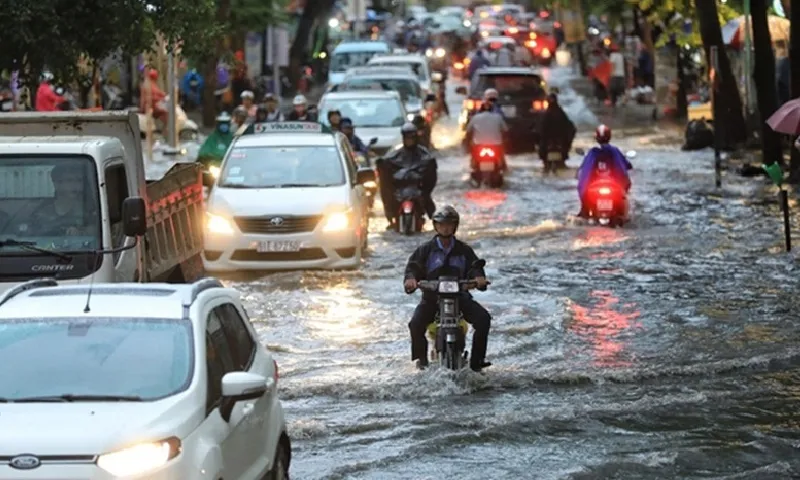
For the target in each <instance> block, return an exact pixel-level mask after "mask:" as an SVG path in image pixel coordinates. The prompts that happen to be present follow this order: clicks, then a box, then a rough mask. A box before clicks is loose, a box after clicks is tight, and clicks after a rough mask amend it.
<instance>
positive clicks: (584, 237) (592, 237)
mask: <svg viewBox="0 0 800 480" xmlns="http://www.w3.org/2000/svg"><path fill="white" fill-rule="evenodd" d="M627 239H628V236H627V235H625V233H624V231H623V230H621V229H616V228H605V227H596V228H588V229H586V230H585V231H584V233H583V234H581V235H578V237H577V238H575V240H573V242H572V249H573V250H581V249H584V248H594V247H605V246H610V245H614V244H617V243H622V242H624V241H625V240H627Z"/></svg>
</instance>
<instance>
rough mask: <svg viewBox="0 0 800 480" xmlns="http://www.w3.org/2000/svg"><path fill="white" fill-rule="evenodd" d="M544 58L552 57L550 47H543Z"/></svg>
mask: <svg viewBox="0 0 800 480" xmlns="http://www.w3.org/2000/svg"><path fill="white" fill-rule="evenodd" d="M542 58H550V49H549V48H543V49H542Z"/></svg>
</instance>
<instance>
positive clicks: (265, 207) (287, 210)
mask: <svg viewBox="0 0 800 480" xmlns="http://www.w3.org/2000/svg"><path fill="white" fill-rule="evenodd" d="M359 133H360V132H359ZM348 200H349V192H348V189H347V188H346V186H345V185H337V186H334V187H321V188H305V187H304V188H247V189H245V188H224V187H216V186H215V187H214V189H213V190H212V191H211V194H210V195H209V200H208V211H209V212H211V213H214V214H216V215H223V216H236V217H260V216H265V215H289V214H291V215H320V214H322V213H325V212H326V211H329V210H341V209H344V208H346V207H347V202H348Z"/></svg>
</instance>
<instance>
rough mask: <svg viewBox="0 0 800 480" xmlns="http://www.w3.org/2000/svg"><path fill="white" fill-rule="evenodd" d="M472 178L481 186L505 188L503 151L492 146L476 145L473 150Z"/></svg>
mask: <svg viewBox="0 0 800 480" xmlns="http://www.w3.org/2000/svg"><path fill="white" fill-rule="evenodd" d="M471 155H472V164H473V165H474V167H473V168H475V170H473V172H472V178H473V180H475V182H476V183H477V184H478V186H480V185H481V184H483V185H486V186H487V187H489V188H500V187H502V186H503V170H502V159H503V158H502V155H503V153H502V151H501V150H500V149H499V148H498V147H496V146H492V145H474V146H473V147H472V149H471Z"/></svg>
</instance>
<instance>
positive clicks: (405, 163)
mask: <svg viewBox="0 0 800 480" xmlns="http://www.w3.org/2000/svg"><path fill="white" fill-rule="evenodd" d="M400 133H401V134H402V135H403V146H402V147H400V148H397V149H395V150H393V151H391V152H390V153H388V154H387V155H386V156H385V157H383V158H381V159H378V161H377V162H376V164H377V166H378V170H379V175H380V178H382V179H385V180H384V181H381V182H380V187H381V200H382V201H383V213H384V215H385V216H386V220H387V221H388V222H389V225H388V226H387V227H386V229H387V230H391V229H392V228H394V221H395V214H396V212H397V209H398V207H399V206H398V205H397V199H395V196H394V192H395V189H394V185H393V183H392V181H391V179H393V178H394V173H395V171H397V170H399V169H401V168H406V167H409V166H411V165H414V164H417V163H423V164H425V165H424V167H425V168H424V170H425V173H424V179H423V180H422V185H421V190H422V201H423V208H425V213H426V214H427V215H428V217H429V218H433V214H434V212H435V211H436V205H435V204H434V203H433V199H432V198H431V193H432V192H433V189H434V188H435V187H436V180H437V164H436V159H435V158H434V157H433V155H431V153H430V151H428V149H427V148H425V147H423V146H421V145H419V133H418V132H417V127H415V126H414V124H413V123H410V122H407V123H405V124H404V125H403V126H402V127H401V128H400Z"/></svg>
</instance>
